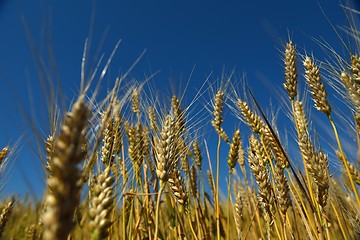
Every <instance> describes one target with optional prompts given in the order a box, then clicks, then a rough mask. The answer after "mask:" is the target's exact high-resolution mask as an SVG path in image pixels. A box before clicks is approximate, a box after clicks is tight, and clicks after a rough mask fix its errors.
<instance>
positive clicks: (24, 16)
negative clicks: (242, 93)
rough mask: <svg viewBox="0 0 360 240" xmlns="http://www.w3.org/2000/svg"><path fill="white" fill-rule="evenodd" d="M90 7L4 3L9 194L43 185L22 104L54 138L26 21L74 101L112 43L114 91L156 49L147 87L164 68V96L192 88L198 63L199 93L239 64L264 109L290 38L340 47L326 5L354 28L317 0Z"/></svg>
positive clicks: (0, 126) (0, 13)
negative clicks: (11, 147) (85, 67)
mask: <svg viewBox="0 0 360 240" xmlns="http://www.w3.org/2000/svg"><path fill="white" fill-rule="evenodd" d="M91 2H93V1H86V0H81V1H70V0H64V1H39V0H34V1H22V0H17V1H10V0H0V36H1V37H0V83H1V88H0V103H1V109H2V111H1V112H2V114H1V115H2V117H1V118H0V146H6V145H8V144H9V143H10V144H14V143H15V142H17V140H18V139H20V140H21V141H20V146H19V147H20V149H18V151H17V160H16V162H15V164H14V165H13V167H12V170H11V175H12V176H11V178H9V181H8V182H7V185H6V188H5V189H4V191H2V192H1V193H0V196H1V195H8V194H9V193H10V192H14V193H24V192H28V193H30V192H31V189H30V187H32V188H34V189H35V192H36V194H37V195H39V194H41V192H42V190H43V186H44V183H43V179H42V177H41V173H40V166H39V165H38V164H35V163H36V162H37V161H38V160H37V156H36V155H35V153H34V151H33V150H32V149H31V148H30V147H29V144H28V143H27V142H26V138H25V137H24V133H25V134H26V135H28V134H30V135H31V131H30V129H29V128H28V127H27V125H26V124H25V121H24V119H23V117H22V116H21V115H20V114H19V112H18V111H16V107H15V106H16V105H20V106H21V107H22V108H24V109H25V111H26V112H27V114H28V115H29V116H31V111H32V109H34V108H35V111H36V116H37V121H38V124H39V126H38V127H39V128H40V129H42V131H43V132H42V134H43V135H47V134H48V133H49V130H48V126H47V125H46V124H45V123H46V122H47V115H46V111H45V110H44V109H45V108H46V105H45V103H44V100H45V98H44V97H43V95H44V94H43V92H42V90H41V87H40V84H39V80H38V73H37V71H38V70H37V68H36V64H35V61H34V58H33V57H32V54H31V50H30V47H29V39H28V38H27V36H26V33H25V28H24V22H25V25H26V26H27V29H28V30H29V32H30V34H31V36H32V39H33V41H34V45H35V46H36V48H37V49H36V51H37V53H39V55H40V56H43V58H44V61H45V62H46V61H48V58H47V57H46V56H47V52H48V51H47V50H48V49H47V47H48V46H49V43H51V45H52V49H53V51H54V56H55V61H56V68H57V71H56V74H58V76H59V79H60V81H61V84H62V87H63V89H64V93H65V96H66V97H67V98H68V99H71V98H72V97H73V94H74V93H77V92H78V87H79V80H80V64H81V57H82V53H83V46H84V42H85V39H86V38H87V37H90V39H91V51H90V57H89V60H90V61H89V63H90V65H91V66H92V67H93V66H94V61H93V60H94V58H95V57H97V55H96V54H97V48H98V46H99V45H101V42H102V39H103V37H104V44H103V45H101V48H100V53H104V54H105V57H106V58H107V57H108V56H109V55H110V52H111V50H112V49H113V47H114V46H115V44H116V42H117V41H118V40H119V39H121V40H122V43H121V45H120V48H119V50H118V52H117V54H116V56H115V58H114V61H113V62H112V64H111V70H110V72H109V77H108V80H107V82H106V83H108V84H109V86H111V83H112V81H113V80H114V79H115V77H116V76H117V74H118V73H119V72H124V71H125V70H126V69H127V68H128V67H129V65H130V64H131V63H132V62H133V61H134V60H135V59H136V58H137V57H138V56H139V55H140V53H141V52H142V51H143V50H144V49H147V52H146V54H145V56H144V58H143V59H142V61H141V62H140V64H139V65H138V66H137V67H136V69H135V70H134V71H133V76H135V77H138V78H139V80H141V79H142V78H144V76H145V75H150V74H151V73H152V72H155V71H158V70H160V73H159V74H158V75H157V76H156V77H155V79H154V83H155V84H156V85H157V86H158V88H159V89H160V90H163V88H164V87H163V86H164V84H163V83H164V82H165V83H166V84H165V85H166V86H169V84H168V83H169V81H170V80H169V79H172V80H173V81H182V84H180V83H175V86H176V85H177V84H179V85H184V82H185V81H186V80H187V78H188V77H189V74H190V72H191V70H192V69H193V67H194V66H195V71H194V74H193V76H192V81H191V84H190V86H191V89H193V88H198V87H199V86H200V85H201V84H202V83H203V81H204V80H205V78H206V76H207V75H208V74H209V73H210V72H212V71H213V72H214V73H213V74H214V76H217V75H219V74H221V72H222V70H223V69H224V68H225V69H227V70H228V71H230V70H231V69H233V68H234V67H236V70H237V72H238V73H239V75H241V74H242V73H243V72H245V73H246V74H247V79H248V81H249V83H250V85H252V86H253V88H254V92H255V94H256V95H257V96H258V98H259V99H260V101H261V102H264V103H266V102H267V101H268V100H269V99H270V97H271V94H272V93H271V91H270V90H271V85H277V86H281V85H280V84H281V82H282V81H283V66H282V59H281V54H280V52H279V50H278V49H281V50H282V49H283V43H284V42H285V41H286V40H287V39H288V34H290V36H291V38H292V39H293V41H294V42H295V43H296V44H297V46H298V48H299V49H300V50H301V49H303V48H305V49H307V50H314V53H315V55H317V54H321V50H320V49H319V47H318V45H317V44H316V43H314V42H313V41H312V40H311V39H310V37H309V36H311V37H315V38H320V37H324V38H325V39H326V40H327V41H329V42H330V44H332V45H335V46H336V44H339V43H340V42H339V40H338V39H337V37H336V34H335V32H334V31H333V29H332V28H331V26H330V24H329V22H328V21H327V20H326V17H325V16H324V15H323V13H322V11H321V9H320V7H319V5H321V7H322V8H323V10H324V12H325V13H326V15H327V17H328V18H329V19H330V21H331V22H332V23H334V24H335V25H336V26H337V25H340V26H342V25H344V24H345V17H344V14H343V12H342V9H341V8H340V7H339V2H338V1H336V0H333V1H328V0H319V1H318V2H319V5H318V3H317V1H314V0H302V1H289V0H278V1H265V0H263V1H235V0H233V1H165V0H159V1H139V0H135V1H130V0H126V1H115V0H113V1H110V0H109V1H97V2H95V3H91ZM354 4H355V3H354ZM354 7H358V6H356V5H354ZM92 12H94V14H93V16H94V18H93V23H94V24H93V28H92V27H91V26H92V25H91V19H92V18H91V16H92ZM22 21H23V22H22ZM90 29H92V31H90ZM90 32H91V35H90V36H89V34H90ZM340 49H341V48H340ZM48 65H49V64H48ZM53 76H54V75H53ZM105 85H106V84H105ZM269 86H270V87H269ZM168 89H169V91H170V88H168ZM103 91H104V92H105V91H106V87H105V88H103ZM229 134H230V135H232V134H231V133H229ZM34 166H35V167H34Z"/></svg>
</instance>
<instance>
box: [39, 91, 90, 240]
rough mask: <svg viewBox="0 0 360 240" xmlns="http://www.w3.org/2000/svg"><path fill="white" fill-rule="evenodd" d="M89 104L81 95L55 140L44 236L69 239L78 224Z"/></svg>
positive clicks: (45, 237) (46, 237) (47, 192)
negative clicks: (74, 218)
mask: <svg viewBox="0 0 360 240" xmlns="http://www.w3.org/2000/svg"><path fill="white" fill-rule="evenodd" d="M88 115H89V111H88V108H87V107H86V105H85V104H84V102H83V97H82V96H81V97H79V98H78V100H77V101H76V102H75V103H74V105H73V107H72V110H71V112H68V113H67V114H66V118H65V122H64V124H63V126H62V128H61V133H60V135H59V136H58V138H57V139H56V140H55V147H54V157H53V163H52V164H51V165H50V166H51V172H52V175H50V176H49V177H48V179H47V185H48V188H47V191H46V199H45V201H46V211H45V213H44V216H43V222H44V239H46V240H47V239H55V240H56V239H66V238H67V236H68V235H69V233H70V231H71V230H72V229H73V227H74V221H73V216H74V212H75V208H76V207H77V206H78V204H79V200H80V192H81V181H80V179H81V170H80V169H79V168H78V164H79V163H80V162H81V161H83V160H84V156H85V154H86V153H85V152H84V151H83V149H82V143H83V142H84V138H85V136H84V131H85V129H86V126H87V118H88Z"/></svg>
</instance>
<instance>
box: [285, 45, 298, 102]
mask: <svg viewBox="0 0 360 240" xmlns="http://www.w3.org/2000/svg"><path fill="white" fill-rule="evenodd" d="M284 64H285V83H284V84H283V85H284V88H285V89H286V91H287V92H288V94H289V97H290V99H291V100H294V98H295V97H296V95H297V81H298V80H297V77H298V76H297V70H296V49H295V45H294V44H293V43H292V42H291V41H290V42H289V43H287V44H286V49H285V58H284Z"/></svg>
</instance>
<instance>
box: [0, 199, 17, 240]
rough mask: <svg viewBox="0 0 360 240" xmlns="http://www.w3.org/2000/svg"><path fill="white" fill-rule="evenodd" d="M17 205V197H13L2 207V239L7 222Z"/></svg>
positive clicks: (0, 223) (0, 233) (0, 235)
mask: <svg viewBox="0 0 360 240" xmlns="http://www.w3.org/2000/svg"><path fill="white" fill-rule="evenodd" d="M14 206H15V198H12V199H11V200H10V201H9V202H8V203H7V204H6V205H5V207H4V208H3V209H2V211H1V214H0V239H2V235H3V232H4V229H5V226H6V223H7V222H8V220H9V217H10V215H11V213H12V210H13V208H14Z"/></svg>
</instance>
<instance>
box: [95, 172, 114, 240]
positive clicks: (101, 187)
mask: <svg viewBox="0 0 360 240" xmlns="http://www.w3.org/2000/svg"><path fill="white" fill-rule="evenodd" d="M114 181H115V179H114V177H113V176H111V171H110V166H108V167H106V168H105V170H104V171H103V172H102V173H101V174H99V175H98V176H96V178H95V179H94V181H93V183H92V187H91V191H90V193H91V196H90V209H89V216H90V219H91V220H90V223H89V226H90V229H91V232H92V235H91V236H92V239H94V240H98V239H106V238H107V237H108V235H109V227H110V225H111V219H110V216H111V212H112V209H113V202H114V201H113V186H112V185H113V183H114Z"/></svg>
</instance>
